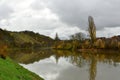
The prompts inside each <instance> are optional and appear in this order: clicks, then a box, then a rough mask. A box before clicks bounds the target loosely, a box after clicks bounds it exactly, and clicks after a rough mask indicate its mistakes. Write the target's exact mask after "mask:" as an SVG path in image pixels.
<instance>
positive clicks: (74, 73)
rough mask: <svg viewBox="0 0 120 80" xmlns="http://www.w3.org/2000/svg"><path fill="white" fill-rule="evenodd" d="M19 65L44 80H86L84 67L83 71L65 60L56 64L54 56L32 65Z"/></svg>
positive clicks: (61, 59)
mask: <svg viewBox="0 0 120 80" xmlns="http://www.w3.org/2000/svg"><path fill="white" fill-rule="evenodd" d="M21 65H22V66H24V67H25V68H27V69H29V70H30V71H33V72H35V73H36V74H38V75H40V76H41V77H43V78H44V79H45V80H63V79H64V80H80V79H82V80H88V68H87V67H86V68H85V67H84V69H83V68H79V67H76V66H74V65H72V64H71V63H69V62H68V61H66V59H65V58H60V59H59V61H58V63H56V59H55V58H54V56H51V57H50V58H47V59H44V60H40V61H39V62H35V63H33V64H28V65H25V64H21ZM85 69H86V70H85ZM86 76H87V77H86Z"/></svg>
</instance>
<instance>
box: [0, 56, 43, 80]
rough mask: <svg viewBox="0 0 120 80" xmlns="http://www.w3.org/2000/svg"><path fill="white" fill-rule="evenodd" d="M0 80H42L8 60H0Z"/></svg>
mask: <svg viewBox="0 0 120 80" xmlns="http://www.w3.org/2000/svg"><path fill="white" fill-rule="evenodd" d="M0 80H43V79H42V78H40V77H39V76H38V75H36V74H35V73H32V72H30V71H28V70H27V69H25V68H23V67H22V66H20V65H19V64H17V63H16V62H14V61H12V60H11V59H10V58H8V57H7V58H6V59H2V58H0Z"/></svg>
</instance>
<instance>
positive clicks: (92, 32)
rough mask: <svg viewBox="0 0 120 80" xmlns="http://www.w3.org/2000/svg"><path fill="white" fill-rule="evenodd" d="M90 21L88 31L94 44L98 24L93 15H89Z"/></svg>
mask: <svg viewBox="0 0 120 80" xmlns="http://www.w3.org/2000/svg"><path fill="white" fill-rule="evenodd" d="M88 22H89V28H88V32H89V35H90V38H91V42H92V44H93V43H94V42H95V40H96V26H95V24H94V19H93V17H92V16H89V17H88Z"/></svg>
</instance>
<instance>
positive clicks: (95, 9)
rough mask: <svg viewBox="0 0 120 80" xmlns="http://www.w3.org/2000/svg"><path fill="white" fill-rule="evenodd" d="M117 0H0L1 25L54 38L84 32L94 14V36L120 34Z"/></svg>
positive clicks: (118, 0) (13, 29)
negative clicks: (56, 34) (95, 34)
mask: <svg viewBox="0 0 120 80" xmlns="http://www.w3.org/2000/svg"><path fill="white" fill-rule="evenodd" d="M119 3H120V0H0V28H2V29H7V30H12V31H23V30H31V31H34V32H38V33H40V34H44V35H47V36H50V37H52V38H54V36H55V33H56V32H57V33H58V34H59V36H60V37H61V38H67V37H68V36H69V35H71V34H74V33H77V32H83V33H85V34H88V33H87V28H88V16H90V15H91V16H93V18H94V21H95V24H96V27H97V36H106V37H110V36H112V35H118V34H120V31H119V30H120V5H119Z"/></svg>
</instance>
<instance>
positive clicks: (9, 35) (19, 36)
mask: <svg viewBox="0 0 120 80" xmlns="http://www.w3.org/2000/svg"><path fill="white" fill-rule="evenodd" d="M0 43H1V44H2V45H7V46H8V47H20V48H21V47H22V48H28V47H34V48H36V47H50V46H51V45H52V43H53V39H51V38H50V37H47V36H44V35H40V34H39V33H34V32H32V31H21V32H11V31H6V30H2V29H0Z"/></svg>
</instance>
